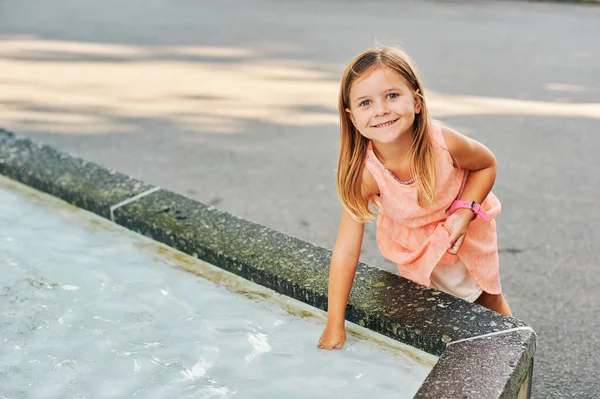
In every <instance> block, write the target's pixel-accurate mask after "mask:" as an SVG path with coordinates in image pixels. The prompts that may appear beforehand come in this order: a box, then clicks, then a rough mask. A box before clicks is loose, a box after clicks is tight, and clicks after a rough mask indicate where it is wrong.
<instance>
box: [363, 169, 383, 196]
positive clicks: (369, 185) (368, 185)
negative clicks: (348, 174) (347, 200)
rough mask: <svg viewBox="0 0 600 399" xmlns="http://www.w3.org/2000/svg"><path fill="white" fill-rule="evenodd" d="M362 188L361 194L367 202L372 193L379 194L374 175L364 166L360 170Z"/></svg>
mask: <svg viewBox="0 0 600 399" xmlns="http://www.w3.org/2000/svg"><path fill="white" fill-rule="evenodd" d="M361 187H362V189H361V194H362V197H363V199H364V200H365V202H367V203H368V201H369V199H371V197H373V196H374V195H379V186H378V185H377V181H376V180H375V177H373V175H372V174H371V172H370V171H369V168H367V167H366V166H365V167H364V168H363V172H362V186H361Z"/></svg>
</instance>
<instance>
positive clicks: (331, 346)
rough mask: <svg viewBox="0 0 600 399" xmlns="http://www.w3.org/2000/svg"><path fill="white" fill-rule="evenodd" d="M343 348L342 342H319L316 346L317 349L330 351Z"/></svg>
mask: <svg viewBox="0 0 600 399" xmlns="http://www.w3.org/2000/svg"><path fill="white" fill-rule="evenodd" d="M343 346H344V342H335V341H334V342H327V343H321V342H319V345H317V348H319V349H325V350H331V349H342V347H343Z"/></svg>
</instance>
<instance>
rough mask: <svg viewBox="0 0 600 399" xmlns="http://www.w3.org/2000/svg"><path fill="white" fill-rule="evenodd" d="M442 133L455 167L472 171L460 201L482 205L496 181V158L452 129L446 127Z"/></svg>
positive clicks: (473, 141) (477, 143)
mask: <svg viewBox="0 0 600 399" xmlns="http://www.w3.org/2000/svg"><path fill="white" fill-rule="evenodd" d="M442 133H443V135H444V139H445V140H446V145H447V146H448V151H450V154H451V155H452V158H453V159H454V162H455V166H458V167H460V168H462V169H468V170H469V171H470V172H469V177H468V178H467V182H466V184H465V188H464V190H463V193H462V195H461V198H459V199H463V200H469V201H475V202H478V203H482V202H483V200H484V199H485V198H486V197H487V196H488V194H489V193H490V191H491V190H492V186H493V185H494V181H495V180H496V170H497V164H496V157H495V156H494V154H493V153H492V152H491V151H490V150H489V149H488V148H487V147H486V146H484V145H483V144H481V143H479V142H478V141H475V140H473V139H471V138H468V137H466V136H463V135H462V134H460V133H458V132H456V131H454V130H452V129H450V128H447V127H444V128H443V129H442ZM466 211H467V212H470V211H469V210H468V209H466Z"/></svg>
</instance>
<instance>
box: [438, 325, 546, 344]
mask: <svg viewBox="0 0 600 399" xmlns="http://www.w3.org/2000/svg"><path fill="white" fill-rule="evenodd" d="M521 330H530V331H531V332H532V333H533V334H534V335H536V334H535V331H533V328H531V327H515V328H509V329H508V330H502V331H495V332H492V333H488V334H483V335H477V336H475V337H471V338H465V339H459V340H458V341H452V342H449V343H447V344H446V347H448V346H450V345H452V344H457V343H459V342H466V341H473V340H475V339H479V338H487V337H492V336H494V335H502V334H507V333H510V332H513V331H521Z"/></svg>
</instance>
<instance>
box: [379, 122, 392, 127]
mask: <svg viewBox="0 0 600 399" xmlns="http://www.w3.org/2000/svg"><path fill="white" fill-rule="evenodd" d="M392 123H394V121H389V122H386V123H382V124H380V125H376V126H377V127H384V126H389V125H391V124H392Z"/></svg>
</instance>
